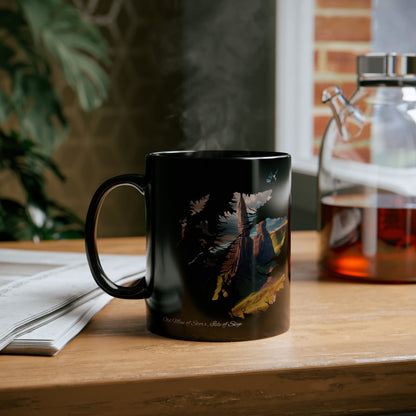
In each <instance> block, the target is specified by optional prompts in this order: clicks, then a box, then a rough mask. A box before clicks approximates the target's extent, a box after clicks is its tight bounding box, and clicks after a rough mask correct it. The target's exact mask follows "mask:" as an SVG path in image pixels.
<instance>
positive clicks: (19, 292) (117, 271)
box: [0, 249, 146, 355]
mask: <svg viewBox="0 0 416 416" xmlns="http://www.w3.org/2000/svg"><path fill="white" fill-rule="evenodd" d="M100 259H101V263H102V266H103V268H104V270H105V271H106V273H107V274H108V275H109V276H110V277H111V278H112V280H113V281H115V282H117V283H118V284H119V285H122V284H128V283H131V282H134V281H135V280H137V279H138V278H139V277H141V276H143V275H144V272H145V266H146V263H145V256H131V255H101V256H100ZM111 299H112V298H111V296H109V295H107V294H106V293H104V292H103V291H102V290H101V289H100V288H98V286H97V284H96V283H95V281H94V279H93V278H92V275H91V272H90V269H89V266H88V264H87V260H86V256H85V254H81V253H58V252H45V251H33V250H32V251H30V250H9V249H0V352H1V353H7V354H27V355H32V354H34V355H55V354H57V353H58V352H59V351H60V350H61V349H62V348H63V347H64V346H65V345H66V344H67V343H68V342H69V341H70V340H71V339H72V338H74V337H75V336H76V335H77V334H78V333H79V332H80V331H81V330H82V328H84V327H85V325H86V324H87V323H88V322H89V321H90V320H91V318H92V317H93V316H94V315H95V314H96V313H97V312H98V311H99V310H100V309H102V308H103V307H104V306H105V305H106V304H107V303H108V302H109V301H110V300H111Z"/></svg>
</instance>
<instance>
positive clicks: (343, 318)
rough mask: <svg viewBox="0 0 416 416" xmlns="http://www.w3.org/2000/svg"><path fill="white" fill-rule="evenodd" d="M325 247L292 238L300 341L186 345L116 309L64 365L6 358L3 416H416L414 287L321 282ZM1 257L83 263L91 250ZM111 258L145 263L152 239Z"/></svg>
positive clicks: (123, 304) (122, 247)
mask: <svg viewBox="0 0 416 416" xmlns="http://www.w3.org/2000/svg"><path fill="white" fill-rule="evenodd" d="M317 245H318V237H317V234H316V233H315V232H294V233H292V286H291V329H290V330H289V331H288V332H287V333H285V334H283V335H279V336H276V337H273V338H269V339H263V340H259V341H248V342H237V343H205V342H188V341H178V340H172V339H167V338H162V337H159V336H156V335H153V334H151V333H149V332H148V331H147V330H146V328H145V306H144V301H140V300H119V299H114V300H113V301H112V302H110V304H109V305H108V306H106V307H105V308H104V309H103V310H102V311H101V312H100V313H99V314H98V315H97V316H96V317H95V318H94V319H93V320H92V321H91V323H90V324H89V325H88V326H87V327H86V328H85V329H84V330H83V331H82V332H81V334H80V335H78V336H77V337H76V338H75V339H74V340H73V341H71V342H70V343H69V344H68V345H67V346H66V347H65V348H64V349H63V350H62V351H61V352H60V353H59V354H58V355H57V356H55V357H35V356H32V357H31V356H12V355H2V356H0V375H1V377H0V415H2V416H6V415H19V414H22V415H25V416H32V415H59V414H71V415H87V414H93V415H100V416H103V415H110V414H111V415H153V416H160V415H172V414H180V415H211V414H215V415H218V416H220V415H227V416H228V415H279V414H282V415H344V414H354V415H358V414H360V415H361V414H386V413H399V412H405V411H407V412H410V411H416V284H407V285H406V284H404V285H400V284H365V283H352V282H344V281H328V280H322V279H319V278H318V269H317V264H316V259H317V249H318V247H317ZM0 247H9V248H26V249H27V248H31V249H38V250H60V251H83V243H82V241H58V242H44V243H40V244H37V245H35V244H33V243H1V244H0ZM100 250H101V252H102V253H125V254H133V253H135V254H140V253H144V250H145V241H144V239H143V238H126V239H108V240H102V241H101V243H100Z"/></svg>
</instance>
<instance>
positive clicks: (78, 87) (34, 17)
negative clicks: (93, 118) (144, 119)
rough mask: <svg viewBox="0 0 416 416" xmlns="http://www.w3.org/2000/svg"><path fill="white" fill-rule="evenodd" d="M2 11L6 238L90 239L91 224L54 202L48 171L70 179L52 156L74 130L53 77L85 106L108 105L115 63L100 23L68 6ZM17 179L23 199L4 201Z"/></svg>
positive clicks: (17, 1)
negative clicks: (86, 234)
mask: <svg viewBox="0 0 416 416" xmlns="http://www.w3.org/2000/svg"><path fill="white" fill-rule="evenodd" d="M6 5H7V6H3V7H2V8H0V239H2V240H18V239H56V238H69V237H80V236H82V235H83V229H84V226H83V221H82V220H80V219H79V218H78V217H77V216H76V215H74V214H73V213H71V212H70V211H69V210H68V209H67V208H65V207H63V206H61V205H60V204H58V203H56V202H55V201H53V200H52V199H51V198H50V197H49V196H48V192H47V189H46V184H45V173H46V172H47V171H51V172H53V174H54V175H56V176H57V177H59V178H60V179H62V180H63V179H64V178H63V176H62V174H61V172H60V170H59V168H58V166H57V165H56V163H55V162H54V161H53V158H52V155H53V152H54V151H55V150H56V148H57V147H58V146H59V145H60V143H61V142H62V141H63V140H64V139H65V138H66V136H67V133H68V125H67V121H66V118H65V115H64V113H63V109H62V103H61V99H60V97H59V95H58V93H57V91H56V89H55V87H54V83H53V76H54V73H55V71H57V70H58V71H60V72H61V74H62V75H63V77H64V78H65V80H66V82H67V83H68V85H69V86H70V87H71V88H72V89H73V91H74V92H75V94H76V96H77V99H78V102H79V105H80V107H81V108H82V109H83V110H84V111H86V112H90V111H93V110H94V109H96V108H97V107H99V106H100V105H101V104H102V103H103V101H104V100H105V99H106V97H107V94H108V88H109V81H108V75H107V73H106V71H105V69H104V68H103V65H106V64H108V62H109V59H108V55H107V51H106V44H105V41H104V39H103V37H102V36H101V34H100V32H99V31H98V29H97V27H96V26H94V25H93V24H92V23H89V22H87V21H85V20H84V19H83V18H82V16H81V14H80V12H79V11H78V9H76V7H74V6H72V5H70V4H68V3H66V2H65V1H64V0H13V1H9V2H7V3H6ZM6 173H7V174H8V176H9V177H10V175H13V176H14V177H15V178H16V179H17V181H18V184H19V186H20V188H21V190H20V191H21V192H20V194H22V195H23V197H21V198H20V200H19V198H14V197H13V198H10V197H9V198H7V197H3V196H2V190H1V177H2V176H4V175H5V174H6Z"/></svg>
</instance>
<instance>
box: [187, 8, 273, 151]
mask: <svg viewBox="0 0 416 416" xmlns="http://www.w3.org/2000/svg"><path fill="white" fill-rule="evenodd" d="M183 5H184V17H183V20H184V30H183V39H182V41H183V49H184V56H183V68H182V69H183V72H184V81H183V85H182V88H181V91H180V94H181V100H182V105H183V110H182V112H181V115H180V117H181V122H182V128H183V130H184V133H185V143H183V147H185V148H193V149H195V150H202V149H230V148H253V146H254V148H255V147H256V146H259V148H263V149H264V148H268V147H269V148H270V146H271V145H272V143H273V131H274V46H275V45H274V33H275V30H274V29H275V28H274V16H275V10H274V7H275V6H274V2H273V1H269V0H267V1H265V0H227V1H222V0H210V1H206V2H200V1H194V0H185V1H184V2H183ZM253 137H256V140H253ZM195 140H196V142H195Z"/></svg>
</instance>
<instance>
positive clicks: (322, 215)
mask: <svg viewBox="0 0 416 416" xmlns="http://www.w3.org/2000/svg"><path fill="white" fill-rule="evenodd" d="M357 72H358V73H357V76H358V86H357V89H356V91H355V92H354V94H353V96H352V98H351V99H350V100H347V99H346V98H345V96H344V95H343V93H342V91H341V90H340V89H339V88H338V87H330V88H328V89H326V90H325V91H324V92H323V96H322V101H323V102H325V103H326V104H328V105H329V106H330V108H331V109H332V112H333V117H332V119H331V120H330V122H329V124H328V126H327V128H326V131H325V134H324V137H323V141H322V145H321V151H320V160H319V177H318V184H319V204H320V207H319V220H318V223H319V228H320V230H319V231H320V237H321V247H320V265H321V270H322V272H323V274H326V275H329V276H334V277H341V278H348V279H360V280H364V281H367V282H416V55H410V54H404V55H397V54H368V55H363V56H359V57H358V58H357Z"/></svg>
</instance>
